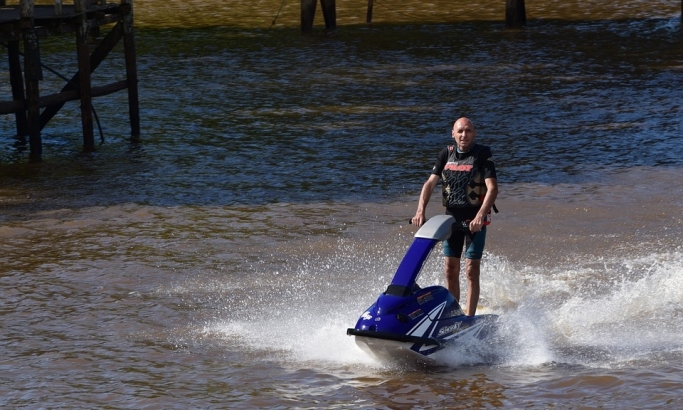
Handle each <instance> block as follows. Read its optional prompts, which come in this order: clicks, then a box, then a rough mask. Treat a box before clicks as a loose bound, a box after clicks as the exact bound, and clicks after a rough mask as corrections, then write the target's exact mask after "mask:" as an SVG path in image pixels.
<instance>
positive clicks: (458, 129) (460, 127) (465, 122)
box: [452, 117, 477, 152]
mask: <svg viewBox="0 0 683 410" xmlns="http://www.w3.org/2000/svg"><path fill="white" fill-rule="evenodd" d="M452 135H453V139H454V140H455V143H456V145H457V146H458V148H459V149H460V151H463V152H466V151H469V150H470V148H472V145H474V139H475V138H476V137H477V131H476V130H475V129H474V124H473V123H472V121H470V119H469V118H465V117H462V118H458V120H457V121H456V122H455V124H453V132H452Z"/></svg>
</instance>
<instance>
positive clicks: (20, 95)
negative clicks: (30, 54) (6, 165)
mask: <svg viewBox="0 0 683 410" xmlns="http://www.w3.org/2000/svg"><path fill="white" fill-rule="evenodd" d="M20 54H21V53H20V51H19V40H10V41H8V42H7V57H8V60H9V78H10V85H11V86H12V99H13V100H14V101H24V99H25V95H24V74H23V73H22V71H21V60H20V58H19V57H20ZM14 120H15V122H16V126H17V137H20V138H24V137H27V136H28V121H27V119H26V110H25V109H22V110H20V111H18V112H16V113H14Z"/></svg>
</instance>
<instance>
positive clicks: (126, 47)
mask: <svg viewBox="0 0 683 410" xmlns="http://www.w3.org/2000/svg"><path fill="white" fill-rule="evenodd" d="M121 7H122V9H123V13H124V15H123V21H122V25H123V52H124V56H125V59H126V85H127V86H128V113H129V117H130V135H131V139H132V140H133V141H137V140H138V139H139V137H140V107H139V99H138V71H137V62H136V61H137V58H136V51H135V36H134V35H133V2H132V0H121Z"/></svg>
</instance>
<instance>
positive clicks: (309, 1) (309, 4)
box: [301, 0, 318, 31]
mask: <svg viewBox="0 0 683 410" xmlns="http://www.w3.org/2000/svg"><path fill="white" fill-rule="evenodd" d="M317 4H318V0H301V31H311V30H312V29H313V18H314V17H315V7H316V5H317Z"/></svg>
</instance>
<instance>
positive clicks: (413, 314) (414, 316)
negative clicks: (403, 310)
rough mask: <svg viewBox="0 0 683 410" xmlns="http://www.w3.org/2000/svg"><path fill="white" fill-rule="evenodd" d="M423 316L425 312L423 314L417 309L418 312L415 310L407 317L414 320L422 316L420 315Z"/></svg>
mask: <svg viewBox="0 0 683 410" xmlns="http://www.w3.org/2000/svg"><path fill="white" fill-rule="evenodd" d="M424 314H425V312H423V311H422V309H418V310H416V311H414V312H412V313H409V314H408V317H409V318H411V319H415V318H418V317H420V316H422V315H424Z"/></svg>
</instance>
